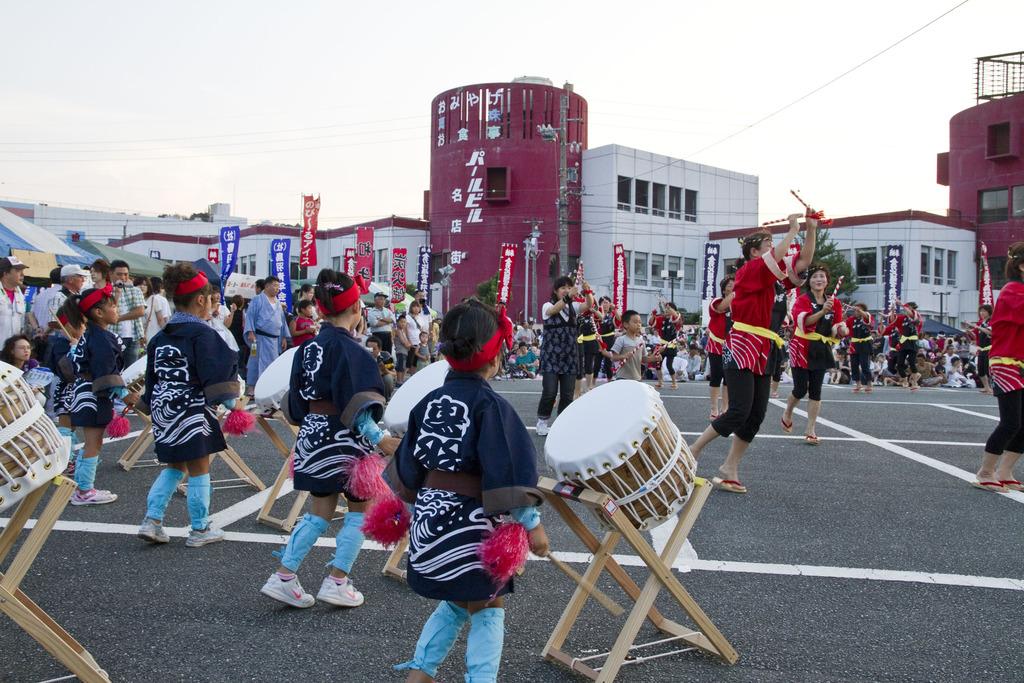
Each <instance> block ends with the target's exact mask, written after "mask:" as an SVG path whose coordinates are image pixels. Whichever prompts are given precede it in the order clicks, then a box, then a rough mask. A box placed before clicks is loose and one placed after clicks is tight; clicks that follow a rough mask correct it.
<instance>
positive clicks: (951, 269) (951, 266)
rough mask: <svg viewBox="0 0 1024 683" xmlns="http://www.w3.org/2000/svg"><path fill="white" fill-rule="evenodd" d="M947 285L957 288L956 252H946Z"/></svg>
mask: <svg viewBox="0 0 1024 683" xmlns="http://www.w3.org/2000/svg"><path fill="white" fill-rule="evenodd" d="M946 284H947V285H948V286H950V287H956V252H955V251H947V252H946Z"/></svg>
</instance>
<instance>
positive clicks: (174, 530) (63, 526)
mask: <svg viewBox="0 0 1024 683" xmlns="http://www.w3.org/2000/svg"><path fill="white" fill-rule="evenodd" d="M9 522H10V519H9V518H6V517H5V518H0V528H3V527H6V526H7V524H8V523H9ZM35 522H36V520H34V519H33V520H29V522H28V524H26V525H25V528H26V529H31V528H32V527H33V526H35ZM54 529H55V530H57V531H78V532H88V533H99V534H115V535H122V536H135V534H136V533H137V531H138V527H136V526H134V525H132V524H108V523H102V522H71V521H64V520H61V521H58V522H57V523H56V525H55V526H54ZM165 531H166V532H167V535H168V536H170V537H171V538H185V537H186V536H188V531H189V530H188V527H167V528H166V529H165ZM224 538H225V540H227V541H232V542H236V543H263V544H267V545H283V544H284V543H287V542H288V536H286V535H283V534H269V533H267V534H257V533H239V532H232V531H228V532H225V534H224ZM334 544H335V539H334V538H331V537H323V538H320V539H318V540H317V542H316V545H317V547H320V548H333V547H334ZM363 550H386V548H384V547H383V546H381V545H380V544H379V543H375V542H373V541H365V542H364V543H363ZM555 556H556V557H558V558H559V559H561V560H563V561H565V562H570V563H574V564H589V563H590V561H591V559H592V555H590V554H589V553H576V552H556V553H555ZM614 557H615V561H616V562H618V563H619V564H620V565H622V566H624V567H642V566H644V563H643V560H641V559H640V557H638V556H636V555H618V554H617V555H614ZM530 560H531V561H535V562H545V561H546V560H544V559H543V558H539V557H534V556H532V555H531V556H530ZM272 564H273V562H270V561H268V567H269V566H271V565H272ZM673 568H674V569H676V570H678V571H684V572H685V571H708V572H736V573H745V574H772V575H777V576H806V577H818V578H829V579H856V580H867V581H893V582H906V583H923V584H930V585H946V586H962V587H965V588H996V589H1001V590H1014V591H1024V580H1021V579H1011V578H1008V577H997V576H975V575H971V574H942V573H934V572H918V571H903V570H892V569H872V568H866V567H832V566H823V565H806V564H772V563H764V562H736V561H732V560H700V559H694V558H692V557H688V554H687V552H686V550H685V549H684V550H683V552H682V553H680V557H679V558H677V559H676V561H675V563H674V564H673Z"/></svg>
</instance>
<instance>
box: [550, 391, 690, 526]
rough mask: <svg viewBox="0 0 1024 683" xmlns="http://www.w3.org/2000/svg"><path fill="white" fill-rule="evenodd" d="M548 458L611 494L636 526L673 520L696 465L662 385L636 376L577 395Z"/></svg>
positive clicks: (577, 480) (580, 482)
mask: <svg viewBox="0 0 1024 683" xmlns="http://www.w3.org/2000/svg"><path fill="white" fill-rule="evenodd" d="M544 457H545V460H547V463H548V465H550V466H551V468H552V469H554V471H555V474H556V476H557V477H559V478H560V479H562V480H563V481H567V482H570V483H572V484H574V485H577V486H582V487H584V488H588V489H591V490H593V491H597V492H599V493H605V494H607V495H609V496H611V497H612V498H613V499H614V500H615V503H616V504H617V505H618V506H619V507H621V508H622V509H623V511H624V512H625V513H626V515H627V517H628V518H629V520H630V521H631V522H632V523H633V525H634V526H635V527H636V528H637V529H651V528H653V527H656V526H658V525H659V524H662V523H664V522H667V521H669V520H670V519H672V518H673V517H674V516H675V515H676V514H677V513H678V512H679V511H680V510H681V509H682V508H683V506H684V505H685V504H686V501H687V499H688V498H689V497H690V494H691V493H692V492H693V487H694V478H695V477H696V471H697V462H696V460H695V459H694V457H693V455H691V454H690V449H689V448H688V447H687V445H686V442H685V441H684V440H683V437H682V435H681V434H680V433H679V429H678V428H677V427H676V426H675V424H673V423H672V420H671V419H669V416H668V413H667V412H666V410H665V405H664V404H663V403H662V401H661V397H660V396H659V395H658V392H657V391H656V390H655V389H654V388H653V387H650V386H648V385H647V384H644V383H642V382H636V381H632V380H616V381H614V382H610V383H608V384H604V385H602V386H599V387H597V388H596V389H594V390H592V391H589V392H587V393H586V394H584V395H583V396H581V397H580V398H578V399H576V400H575V401H573V402H572V404H570V406H569V407H568V408H567V409H566V411H565V412H564V413H562V414H561V415H559V416H558V419H557V420H556V421H555V423H554V425H553V426H552V427H551V431H550V433H549V434H548V437H547V440H546V441H545V442H544Z"/></svg>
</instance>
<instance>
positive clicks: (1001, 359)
mask: <svg viewBox="0 0 1024 683" xmlns="http://www.w3.org/2000/svg"><path fill="white" fill-rule="evenodd" d="M988 364H989V365H1015V366H1016V367H1018V368H1024V360H1017V359H1016V358H1010V357H1009V356H996V357H995V358H989V360H988Z"/></svg>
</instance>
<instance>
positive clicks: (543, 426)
mask: <svg viewBox="0 0 1024 683" xmlns="http://www.w3.org/2000/svg"><path fill="white" fill-rule="evenodd" d="M547 435H548V421H547V420H537V436H547Z"/></svg>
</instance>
